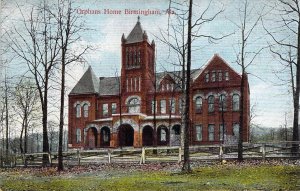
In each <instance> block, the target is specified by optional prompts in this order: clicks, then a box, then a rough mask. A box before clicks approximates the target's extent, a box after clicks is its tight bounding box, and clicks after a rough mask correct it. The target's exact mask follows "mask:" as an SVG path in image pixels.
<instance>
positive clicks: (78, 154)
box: [77, 149, 80, 166]
mask: <svg viewBox="0 0 300 191" xmlns="http://www.w3.org/2000/svg"><path fill="white" fill-rule="evenodd" d="M77 162H78V166H80V152H79V149H77Z"/></svg>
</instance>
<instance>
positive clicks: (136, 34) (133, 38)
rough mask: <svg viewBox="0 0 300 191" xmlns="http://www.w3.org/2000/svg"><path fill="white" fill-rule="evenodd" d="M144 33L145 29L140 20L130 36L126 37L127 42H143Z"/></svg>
mask: <svg viewBox="0 0 300 191" xmlns="http://www.w3.org/2000/svg"><path fill="white" fill-rule="evenodd" d="M143 33H144V30H143V28H142V26H141V23H140V21H139V20H138V21H137V23H136V25H135V26H134V28H133V29H132V31H131V32H130V34H129V35H128V37H127V38H126V44H128V43H135V42H142V41H143Z"/></svg>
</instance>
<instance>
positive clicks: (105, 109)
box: [102, 103, 117, 117]
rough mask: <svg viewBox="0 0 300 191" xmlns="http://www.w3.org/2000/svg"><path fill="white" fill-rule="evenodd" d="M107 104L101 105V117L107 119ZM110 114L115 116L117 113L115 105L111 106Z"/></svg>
mask: <svg viewBox="0 0 300 191" xmlns="http://www.w3.org/2000/svg"><path fill="white" fill-rule="evenodd" d="M108 107H109V105H108V103H104V104H102V116H104V117H107V116H108ZM111 113H112V114H116V113H117V103H112V104H111Z"/></svg>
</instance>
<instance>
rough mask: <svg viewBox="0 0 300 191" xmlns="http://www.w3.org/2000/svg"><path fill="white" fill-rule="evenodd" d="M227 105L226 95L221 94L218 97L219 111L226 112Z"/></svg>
mask: <svg viewBox="0 0 300 191" xmlns="http://www.w3.org/2000/svg"><path fill="white" fill-rule="evenodd" d="M226 109H227V104H226V95H225V94H221V95H220V96H219V111H226Z"/></svg>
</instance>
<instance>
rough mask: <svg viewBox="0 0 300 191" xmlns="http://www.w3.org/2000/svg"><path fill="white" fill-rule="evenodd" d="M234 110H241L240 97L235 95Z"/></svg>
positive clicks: (233, 99)
mask: <svg viewBox="0 0 300 191" xmlns="http://www.w3.org/2000/svg"><path fill="white" fill-rule="evenodd" d="M232 110H233V111H239V110H240V96H239V95H238V94H233V96H232Z"/></svg>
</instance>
